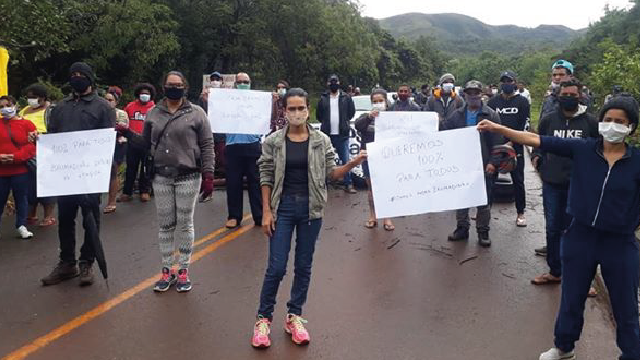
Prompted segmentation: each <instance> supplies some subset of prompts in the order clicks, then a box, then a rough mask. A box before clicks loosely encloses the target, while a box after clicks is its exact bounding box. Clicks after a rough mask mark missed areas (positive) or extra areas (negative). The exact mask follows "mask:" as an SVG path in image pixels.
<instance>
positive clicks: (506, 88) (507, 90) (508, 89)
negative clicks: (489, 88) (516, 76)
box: [502, 84, 516, 95]
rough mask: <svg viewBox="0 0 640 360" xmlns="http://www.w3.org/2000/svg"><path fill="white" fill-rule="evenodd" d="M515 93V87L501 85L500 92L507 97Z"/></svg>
mask: <svg viewBox="0 0 640 360" xmlns="http://www.w3.org/2000/svg"><path fill="white" fill-rule="evenodd" d="M514 91H516V86H515V85H513V84H502V92H503V93H505V94H507V95H511V94H513V92H514Z"/></svg>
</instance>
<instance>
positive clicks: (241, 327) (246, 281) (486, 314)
mask: <svg viewBox="0 0 640 360" xmlns="http://www.w3.org/2000/svg"><path fill="white" fill-rule="evenodd" d="M527 175H528V180H527V181H528V219H529V227H527V228H524V229H519V228H516V227H515V209H514V208H513V205H496V206H495V207H494V212H493V224H492V232H491V235H492V237H493V241H494V244H493V247H492V248H491V249H488V250H487V249H482V248H480V247H479V246H478V245H477V244H476V242H475V234H472V239H471V240H470V241H469V242H468V243H456V244H452V243H448V242H447V241H446V235H447V233H448V232H450V231H451V230H452V229H453V226H454V223H455V221H454V216H453V214H452V213H443V214H430V215H423V216H415V217H409V218H403V219H397V221H396V226H397V229H396V231H394V232H385V231H384V230H383V229H381V228H380V229H376V230H368V229H365V228H364V227H363V226H362V224H363V223H364V221H365V220H366V216H367V214H366V194H365V193H359V194H357V195H347V194H345V193H343V192H342V191H334V192H332V193H331V194H330V200H329V204H330V205H329V207H330V211H328V212H327V216H326V218H325V220H324V224H323V231H322V234H321V240H320V243H319V246H318V249H317V252H316V257H315V260H314V268H313V271H314V273H313V280H312V285H311V290H310V293H309V302H308V304H307V306H306V307H305V316H306V317H307V318H308V319H309V320H310V321H309V324H308V328H309V330H310V332H311V336H312V343H311V345H310V346H308V347H303V348H300V347H296V346H295V345H293V344H292V343H291V342H290V341H289V340H288V338H287V337H286V336H285V334H284V332H283V331H281V321H282V320H283V318H284V315H285V314H284V311H285V306H284V305H285V302H286V300H287V294H288V292H289V289H290V284H291V275H287V277H285V281H284V282H283V286H282V287H281V291H280V296H279V299H278V301H279V303H278V306H277V308H276V309H277V310H276V314H275V326H274V331H273V346H272V348H271V349H269V350H266V351H255V350H253V349H252V348H251V347H250V336H251V332H252V325H253V321H254V315H255V310H256V308H257V301H258V295H259V290H260V285H261V281H262V277H263V274H264V268H265V262H266V256H267V255H266V254H267V247H266V244H265V241H264V238H263V236H262V234H261V232H260V230H259V229H257V228H253V227H250V226H248V227H244V228H241V229H240V230H237V231H235V232H230V231H224V230H218V229H220V228H221V227H222V226H223V224H224V221H225V218H226V212H225V209H226V207H225V205H224V204H225V199H224V192H216V194H215V195H216V197H215V199H214V201H212V202H210V203H207V204H200V205H199V207H198V210H197V215H196V238H197V239H201V241H200V242H201V244H200V245H198V247H197V248H196V255H195V256H194V260H195V263H194V264H193V266H192V268H191V271H192V280H193V281H194V289H193V291H192V292H190V293H188V294H178V293H176V292H175V291H170V292H168V293H164V294H154V293H153V292H152V291H151V284H152V282H153V280H154V279H155V277H156V274H157V272H158V271H159V266H160V263H159V261H160V256H159V251H158V248H157V244H156V240H155V236H156V234H155V232H156V230H155V229H156V225H155V224H156V221H155V209H154V205H153V204H151V203H150V204H140V203H131V204H123V205H120V206H119V208H118V211H117V213H115V214H112V215H109V216H105V217H103V221H104V222H103V224H104V225H103V231H102V237H103V239H104V242H105V247H106V252H107V256H108V261H109V266H110V281H109V288H107V286H106V285H105V283H104V282H102V281H98V282H97V283H96V284H95V285H94V286H93V287H90V288H79V287H78V286H77V282H76V280H71V281H69V282H66V283H64V284H61V285H58V286H54V287H47V288H42V287H41V286H40V283H39V278H40V277H42V276H44V275H46V274H47V273H48V272H49V270H50V269H51V267H52V266H53V265H54V263H55V262H56V256H57V238H56V233H55V232H56V230H55V229H48V230H45V231H38V232H37V238H36V239H34V240H32V241H21V240H17V239H14V238H11V237H10V236H9V235H8V234H13V232H12V230H11V227H12V226H11V222H12V219H9V218H6V217H5V218H4V219H3V220H4V221H3V225H2V234H7V235H4V236H3V238H2V239H1V240H0V256H1V258H2V261H0V280H1V281H2V284H3V285H2V296H0V355H2V354H4V355H6V354H9V353H11V352H12V351H15V352H14V353H13V355H15V356H14V357H11V356H9V357H5V358H6V359H20V358H24V357H22V356H25V355H28V356H26V358H29V359H47V360H56V359H61V360H62V359H65V360H66V359H96V360H103V359H104V360H115V359H176V358H186V359H341V360H342V359H344V360H347V359H368V360H373V359H429V360H450V359H475V360H494V359H498V360H506V359H509V360H511V359H514V360H526V359H532V360H535V359H537V358H538V354H539V353H540V352H541V351H543V350H546V349H547V348H548V347H549V346H551V344H552V329H553V323H554V318H555V314H556V310H557V307H558V300H559V295H560V289H559V287H549V288H538V287H534V286H532V285H530V284H529V280H530V279H531V278H532V277H533V276H535V275H537V274H538V273H540V272H541V271H544V270H545V262H544V259H542V258H540V257H535V256H534V255H533V249H534V248H535V247H537V246H539V245H541V244H542V242H543V238H544V233H543V221H542V205H541V198H540V195H539V194H540V185H539V183H537V182H536V179H535V177H534V176H533V174H532V173H530V172H529V173H528V174H527ZM247 209H248V207H247ZM216 230H218V231H216ZM208 234H209V236H207V235H208ZM470 258H471V259H470ZM467 259H470V260H468V261H466V262H464V263H463V261H464V260H467ZM290 264H292V262H290ZM606 309H607V308H606V305H605V304H604V301H602V300H589V303H588V306H587V311H586V324H585V331H584V333H583V337H582V340H581V342H580V343H579V345H578V348H577V351H578V354H579V358H580V359H581V360H601V359H614V358H617V354H618V350H617V349H616V348H615V342H614V336H613V334H614V331H613V325H612V322H611V320H610V316H609V313H608V311H607V310H606ZM36 339H38V340H37V341H36ZM34 341H35V342H34ZM16 350H17V351H16Z"/></svg>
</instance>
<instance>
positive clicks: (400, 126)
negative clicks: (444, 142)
mask: <svg viewBox="0 0 640 360" xmlns="http://www.w3.org/2000/svg"><path fill="white" fill-rule="evenodd" d="M438 122H439V120H438V113H435V112H431V111H429V112H423V111H382V112H380V115H378V118H377V119H376V122H375V130H376V141H378V140H385V139H390V138H394V137H398V136H411V135H414V134H418V133H423V132H427V133H432V132H437V131H438Z"/></svg>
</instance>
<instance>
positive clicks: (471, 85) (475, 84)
mask: <svg viewBox="0 0 640 360" xmlns="http://www.w3.org/2000/svg"><path fill="white" fill-rule="evenodd" d="M474 89H475V90H480V91H482V89H483V86H482V83H481V82H480V81H478V80H471V81H469V82H467V84H466V85H465V86H464V89H463V91H464V92H466V91H467V90H474Z"/></svg>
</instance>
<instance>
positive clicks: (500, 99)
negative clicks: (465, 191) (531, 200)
mask: <svg viewBox="0 0 640 360" xmlns="http://www.w3.org/2000/svg"><path fill="white" fill-rule="evenodd" d="M500 88H501V93H500V94H499V95H496V96H494V97H492V98H491V99H490V100H489V102H488V103H487V106H489V107H490V108H492V109H493V110H495V111H496V112H497V113H498V114H499V115H500V120H501V121H502V124H504V125H506V126H507V127H508V128H510V129H513V130H518V131H523V130H524V128H525V126H526V125H527V122H528V121H529V116H530V115H531V111H530V106H529V100H527V99H526V98H525V97H524V96H521V95H520V93H518V92H517V91H516V88H517V85H516V75H515V74H514V73H513V72H511V71H505V72H504V73H502V75H500ZM509 145H513V147H514V149H515V150H516V154H517V159H518V160H517V165H516V168H515V170H513V171H512V172H511V180H512V181H513V188H514V192H515V198H516V211H517V213H518V214H517V217H516V225H517V226H519V227H525V226H527V222H526V219H525V217H524V209H525V206H526V196H525V188H524V158H523V154H524V147H523V146H522V145H520V144H509Z"/></svg>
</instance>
